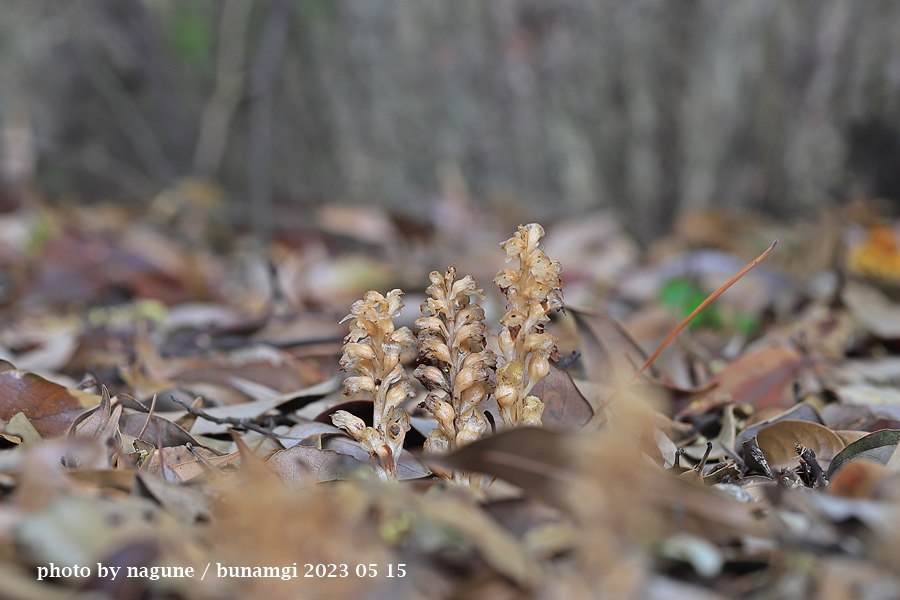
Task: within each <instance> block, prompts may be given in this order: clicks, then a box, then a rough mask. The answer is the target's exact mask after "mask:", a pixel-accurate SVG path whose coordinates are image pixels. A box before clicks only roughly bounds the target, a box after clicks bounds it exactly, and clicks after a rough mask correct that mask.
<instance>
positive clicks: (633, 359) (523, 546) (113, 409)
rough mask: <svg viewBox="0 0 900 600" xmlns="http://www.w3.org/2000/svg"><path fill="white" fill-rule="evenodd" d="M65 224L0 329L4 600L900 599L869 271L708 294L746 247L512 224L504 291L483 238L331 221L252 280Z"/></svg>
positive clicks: (178, 253) (895, 309) (168, 247)
mask: <svg viewBox="0 0 900 600" xmlns="http://www.w3.org/2000/svg"><path fill="white" fill-rule="evenodd" d="M470 209H471V210H475V209H474V208H472V207H470ZM91 210H92V209H91V208H84V209H80V212H78V213H77V214H78V215H79V216H78V218H73V219H68V220H66V219H64V217H63V215H64V212H62V211H61V212H60V213H59V214H58V215H57V214H54V213H52V212H49V211H48V212H47V214H46V215H45V216H44V217H41V218H44V219H51V220H54V222H55V223H57V226H56V227H55V228H53V229H52V231H55V233H54V234H52V235H51V237H50V239H47V240H44V241H43V242H42V245H41V246H38V247H36V248H32V249H31V250H29V251H27V252H26V251H25V250H24V248H18V249H17V250H18V251H17V252H16V253H15V255H16V256H18V257H19V260H21V261H23V264H22V265H21V266H20V267H17V269H19V270H18V271H17V272H19V273H20V274H21V275H17V279H16V282H17V284H16V288H15V289H14V290H13V291H12V292H11V294H12V297H11V298H10V299H9V301H8V304H7V306H6V307H5V308H4V312H2V313H0V356H2V357H4V358H5V359H6V360H4V361H3V362H2V368H0V581H2V587H0V595H2V596H3V597H10V598H36V597H46V598H54V597H58V598H79V599H80V598H84V599H87V598H96V597H108V598H136V597H143V598H202V599H218V598H223V599H224V598H244V597H273V598H321V597H329V598H382V597H395V598H457V597H467V598H469V597H471V598H509V597H532V598H558V597H573V598H588V597H611V598H669V597H697V598H706V597H709V598H761V597H792V598H794V597H801V598H802V597H809V598H813V597H829V598H832V597H833V598H839V597H860V598H876V597H897V596H900V576H898V575H897V572H898V571H897V570H898V568H900V559H898V556H900V552H898V551H897V550H898V548H900V527H897V525H896V524H897V523H898V522H900V452H898V442H900V434H898V431H900V409H898V404H900V403H898V401H897V397H900V390H898V388H897V387H896V385H897V383H898V381H900V368H898V366H897V365H898V364H900V355H898V352H900V346H898V345H897V343H896V342H897V335H896V331H897V324H896V323H895V321H896V320H897V319H896V314H898V313H900V305H898V304H897V303H896V300H895V299H894V296H895V287H894V285H893V283H892V281H893V280H892V279H891V278H892V277H896V274H893V273H886V272H884V269H874V267H872V264H870V263H871V261H868V262H866V261H861V258H860V257H865V256H867V254H866V253H865V248H861V249H860V248H850V249H849V250H848V253H847V255H846V256H843V257H841V256H838V255H837V254H836V255H835V257H834V258H833V259H832V260H831V262H829V261H824V262H823V261H822V260H819V259H817V260H816V261H812V259H810V261H812V262H808V263H804V259H803V257H804V256H807V254H809V256H812V255H813V254H814V253H804V252H798V253H797V259H796V260H793V261H792V260H788V259H787V258H779V253H778V251H775V252H773V254H772V257H771V258H767V259H766V262H763V263H762V264H760V265H759V267H755V269H756V270H755V271H754V272H753V273H754V276H753V277H752V278H751V277H747V278H738V279H739V280H738V279H731V280H730V281H729V284H730V285H732V289H730V290H729V291H727V292H724V290H723V289H721V288H720V289H719V290H718V291H717V292H716V293H713V292H714V291H715V289H714V288H715V287H716V286H718V285H720V284H721V283H722V282H723V281H725V280H727V279H729V278H730V277H732V276H733V275H734V274H735V273H736V272H737V270H739V269H740V264H744V263H746V261H747V260H749V259H750V258H752V257H753V256H755V255H757V254H758V253H759V252H760V251H761V250H762V248H761V247H759V246H760V244H759V240H760V239H765V237H766V235H767V232H768V231H767V229H766V226H765V225H764V224H757V225H754V226H753V227H755V228H757V230H756V231H755V233H754V235H753V236H744V237H741V238H740V240H736V239H731V238H729V237H728V236H723V237H722V239H718V241H717V239H716V238H708V239H705V241H703V243H702V244H701V245H700V246H697V245H696V244H698V243H699V242H696V240H695V241H693V242H691V241H690V240H692V239H694V238H690V236H688V237H679V236H687V234H686V233H684V232H680V233H679V232H676V234H675V235H674V237H672V238H670V239H668V240H664V241H662V242H660V244H659V245H658V247H657V248H652V249H651V250H650V251H649V252H648V253H646V255H645V256H643V257H641V255H640V252H639V251H638V249H637V248H638V246H637V245H636V244H635V243H634V242H633V241H632V240H630V238H629V237H628V235H627V234H626V233H624V230H623V229H622V228H621V227H620V226H619V225H618V223H616V221H615V218H614V216H613V215H612V214H610V213H597V214H596V215H592V216H591V217H590V218H586V219H583V220H579V221H577V222H576V221H562V222H559V223H557V224H555V225H554V226H552V227H548V230H549V231H548V236H547V238H546V245H542V242H539V241H538V240H539V238H540V237H541V236H542V235H543V229H542V228H540V226H535V225H528V226H526V227H521V228H520V229H519V233H517V234H516V235H514V236H513V238H510V240H509V241H507V242H505V243H504V249H505V250H506V254H507V259H513V260H515V259H518V260H519V266H518V269H514V268H510V267H514V266H515V264H511V265H508V266H507V268H505V269H503V270H500V269H502V268H503V258H504V257H503V250H502V249H500V248H498V247H497V244H499V243H500V242H501V241H502V240H503V239H504V237H505V236H506V235H508V233H509V232H508V231H506V229H502V230H501V229H500V228H498V223H502V222H503V219H502V218H499V219H484V218H473V219H471V222H472V223H474V225H473V226H472V227H471V228H470V229H466V228H460V227H456V226H454V227H449V226H448V228H446V229H444V228H442V225H441V224H440V222H439V221H436V222H435V223H434V227H433V228H432V229H429V230H428V232H427V233H425V234H422V235H413V229H414V228H413V229H410V225H409V224H408V223H406V224H404V225H403V226H402V227H401V226H400V225H398V224H397V223H399V222H395V221H394V220H392V218H391V216H390V215H388V214H386V213H381V212H379V211H378V210H377V209H372V208H366V209H359V210H356V209H354V208H353V207H341V209H340V210H336V209H325V210H323V211H322V213H321V215H320V216H319V217H318V220H313V221H312V222H318V223H320V225H319V226H316V227H313V228H312V229H310V230H306V231H303V232H300V233H298V234H297V235H296V236H294V237H290V236H286V237H283V238H278V237H277V236H276V241H275V242H273V244H272V247H271V248H270V250H269V252H268V254H267V255H266V256H265V257H263V258H262V259H261V258H260V257H259V256H256V255H254V254H253V253H252V252H251V251H249V250H247V249H246V248H248V247H249V246H248V245H247V244H246V243H245V242H246V240H242V239H241V236H240V235H238V234H234V240H233V243H232V244H231V247H230V248H227V249H224V250H223V249H217V250H213V249H212V247H205V246H204V244H203V243H198V240H196V239H188V238H187V237H184V236H185V234H184V232H181V231H179V230H178V228H174V229H172V228H166V227H164V226H161V225H160V224H159V223H154V222H153V221H152V220H142V219H137V220H134V221H128V220H122V218H121V217H117V219H119V220H117V221H115V225H114V226H109V225H104V223H107V222H108V221H104V219H105V218H106V217H102V218H101V217H97V219H96V220H95V221H94V222H92V221H91V219H90V217H89V216H88V215H90V214H91V213H90V211H91ZM96 210H97V211H98V212H97V214H98V215H102V214H104V213H103V212H102V211H103V210H104V209H103V208H102V207H98V208H96ZM65 214H68V213H65ZM470 216H471V215H470ZM19 218H21V219H23V220H24V221H25V222H28V220H29V219H33V218H34V217H33V216H29V215H26V214H23V215H21V216H20V217H19ZM839 222H840V221H839V220H835V219H831V220H828V223H830V225H828V224H826V225H827V226H829V227H838V225H837V223H839ZM62 223H67V224H66V225H65V226H63V225H61V224H62ZM823 226H825V225H823ZM510 228H511V229H512V230H515V227H514V225H510ZM781 231H782V232H783V231H784V230H783V229H782V230H781ZM463 232H465V235H468V236H470V238H469V240H468V242H469V243H466V241H467V240H462V239H461V236H462V235H463ZM695 233H696V232H695ZM594 235H596V238H595V237H594ZM429 236H430V238H429ZM517 236H518V237H517ZM707 237H708V236H707ZM773 237H774V236H773ZM769 240H771V237H770V238H769ZM437 242H440V243H437ZM18 243H20V244H21V243H22V242H21V241H20V242H18ZM766 243H767V242H766ZM804 243H806V244H808V245H810V246H812V245H814V244H815V240H806V241H805V242H804V241H803V240H799V241H798V240H796V239H795V240H790V239H789V240H788V244H789V245H788V248H794V249H796V248H798V247H802V246H803V244H804ZM10 244H13V241H9V240H4V245H10ZM684 244H688V246H687V248H688V249H687V250H685V247H686V246H685V245H684ZM690 244H695V245H694V246H690ZM751 245H752V247H751ZM539 247H540V248H545V249H546V252H547V254H549V255H550V257H552V258H547V255H546V254H543V252H544V251H543V250H540V249H539ZM373 248H375V249H377V250H378V252H377V253H376V254H375V255H374V256H373V255H372V254H371V253H370V252H369V250H371V249H373ZM690 248H693V249H690ZM673 249H675V250H674V252H675V253H674V254H673V253H672V252H673ZM764 256H765V254H764V255H763V257H764ZM712 258H715V261H713V262H715V265H712V262H710V261H711V259H712ZM761 258H762V257H761ZM761 258H759V259H757V261H755V262H759V261H760V260H761ZM820 258H821V257H820ZM642 260H643V262H640V261H642ZM557 261H558V262H557ZM755 262H754V263H751V264H755ZM266 263H268V267H267V266H266ZM454 264H455V265H457V266H456V267H455V268H449V269H448V268H447V266H448V265H454ZM559 264H561V265H562V268H563V269H565V270H563V271H562V272H561V273H562V275H561V277H562V286H563V287H562V290H560V289H559V285H560V284H559V273H560V271H559V269H558V268H557V266H558V265H559ZM725 264H727V265H729V268H732V266H733V265H735V264H737V265H738V266H737V267H736V268H733V269H732V271H731V273H730V274H728V275H723V273H722V272H721V271H722V265H725ZM886 264H887V263H886ZM891 264H892V263H891ZM568 265H571V271H570V270H569V267H568ZM673 265H675V266H677V269H675V267H673ZM863 267H865V268H863ZM673 269H674V270H673ZM873 269H874V270H873ZM432 270H434V271H432ZM498 270H499V272H500V274H498ZM429 271H432V272H431V274H430V275H429ZM457 273H459V275H458V276H457V275H456V274H457ZM469 274H470V275H471V276H472V278H471V279H469V278H466V277H465V276H466V275H469ZM495 275H496V278H495ZM492 280H495V281H497V285H498V286H499V287H500V289H499V290H498V289H496V287H491V286H483V287H480V286H479V284H478V283H477V282H478V281H482V282H490V281H492ZM429 281H430V282H431V284H432V287H430V288H428V295H423V290H425V288H426V286H428V284H429ZM829 281H832V282H837V283H835V284H833V285H832V284H829V283H828V282H829ZM569 282H571V284H572V285H571V289H572V298H573V299H574V300H576V301H577V303H578V304H579V305H581V306H583V307H585V308H575V307H566V308H568V311H567V312H566V313H565V314H563V313H562V312H557V310H558V309H560V308H564V304H563V301H562V300H563V296H562V293H564V292H566V291H567V289H568V288H567V285H568V283H569ZM823 282H824V283H823ZM457 284H459V285H457ZM401 286H402V288H403V289H406V290H407V291H408V292H409V296H408V297H407V298H408V300H410V299H415V302H410V303H411V304H419V303H420V302H422V306H423V308H422V317H421V318H418V315H417V314H416V311H415V310H414V309H413V308H406V309H405V310H404V311H403V312H402V313H399V312H397V311H399V310H400V306H401V305H402V302H399V293H397V294H394V295H391V294H393V293H388V292H389V291H390V290H392V289H398V288H400V287H401ZM442 286H443V287H442ZM724 287H728V286H727V285H726V286H724ZM489 288H490V289H489ZM373 289H376V290H380V292H379V293H378V296H380V294H381V293H386V294H387V296H380V297H381V298H382V299H385V298H387V300H384V301H385V302H388V300H390V303H391V304H390V308H389V310H388V312H379V311H383V309H381V308H375V307H377V306H380V305H379V304H378V303H379V302H381V300H378V297H376V296H367V295H366V294H367V292H370V291H371V290H373ZM440 290H444V291H443V292H440ZM673 290H675V291H676V292H678V296H677V297H676V298H675V299H674V300H673V294H674V293H675V292H673ZM685 290H687V291H688V292H690V294H692V295H691V296H690V298H687V297H686V296H685ZM722 292H724V293H722ZM720 293H721V295H720ZM440 294H443V295H440ZM703 294H707V295H709V294H712V297H716V299H715V302H714V303H713V304H712V305H711V306H709V308H707V309H706V310H707V311H711V312H708V313H700V314H701V315H704V314H705V315H706V317H704V318H702V319H698V320H694V321H693V324H692V325H691V326H690V327H685V326H686V325H687V323H688V322H690V321H691V318H690V316H689V315H687V314H686V313H688V312H689V311H692V310H693V309H694V308H697V306H698V304H708V302H706V301H705V300H704V299H703V297H702V295H703ZM719 295H720V297H719ZM360 298H369V299H370V303H369V304H365V305H358V306H356V305H355V306H354V308H353V309H352V310H351V315H352V316H353V318H354V319H356V320H355V322H354V323H353V324H351V325H352V326H351V328H347V326H346V325H339V324H338V322H339V321H340V320H341V318H342V317H344V315H346V314H347V312H348V310H349V309H350V306H351V304H353V302H354V301H359V299H360ZM685 298H687V299H685ZM567 299H568V298H567ZM423 300H424V302H423ZM701 301H703V302H701ZM384 306H386V307H387V306H388V304H385V305H384ZM84 307H89V308H87V309H85V308H84ZM426 307H427V308H426ZM476 307H477V308H476ZM482 307H483V308H482ZM372 310H375V312H374V313H373V312H371V311H372ZM698 312H699V311H698ZM685 317H688V318H686V319H685V320H684V321H683V322H682V324H681V325H679V326H678V328H675V330H674V331H673V328H674V327H675V325H676V324H678V321H679V319H684V318H685ZM395 319H396V321H395ZM417 319H418V320H417ZM394 323H396V327H395V325H394ZM623 323H628V324H633V325H635V327H634V328H630V327H629V326H627V325H623ZM639 324H643V325H641V326H637V325H639ZM403 327H407V328H409V329H407V330H406V331H403V332H401V329H402V328H403ZM420 329H427V330H428V331H429V332H430V333H429V334H428V335H429V337H428V338H427V342H422V340H423V339H425V338H422V337H419V345H418V347H416V344H415V343H413V342H414V341H415V340H414V336H416V335H419V330H420ZM348 332H349V333H350V335H349V336H348ZM670 332H671V333H672V335H667V334H669V333H670ZM345 336H346V339H345ZM660 342H663V343H662V345H660ZM657 346H659V350H658V351H657V352H650V351H649V350H651V349H652V348H654V347H657ZM417 355H418V356H417ZM648 358H649V359H650V360H648ZM342 366H343V367H344V369H345V370H346V371H347V372H348V373H349V374H350V375H351V376H352V377H351V378H350V379H349V380H348V381H349V383H345V386H344V387H345V388H346V392H347V393H348V396H349V397H345V396H343V395H341V389H340V388H341V385H340V383H341V381H342V379H343V378H344V377H345V376H346V374H342V373H341V371H340V369H341V367H342ZM413 374H414V375H415V376H413ZM451 374H452V377H451ZM367 377H368V378H370V379H371V381H369V380H367V379H366V378H367ZM420 382H421V384H420ZM498 399H499V401H498ZM50 563H53V564H54V565H56V566H67V567H74V566H75V565H76V564H77V565H79V566H81V567H84V566H88V565H89V566H90V569H91V570H92V572H91V574H90V576H88V577H81V576H80V575H79V574H78V573H77V572H75V571H72V570H71V569H70V570H69V571H66V572H65V573H61V574H58V576H53V577H42V578H41V579H40V580H39V579H38V576H39V573H40V571H39V567H47V566H49V565H50ZM100 564H102V565H106V566H107V567H112V566H114V567H118V568H121V569H123V572H125V573H128V572H129V571H130V572H131V573H133V574H134V576H133V577H127V576H121V575H120V576H119V577H117V578H111V577H108V576H107V577H103V576H100V574H99V573H98V572H97V571H98V570H97V568H96V567H97V566H99V565H100ZM207 565H211V567H210V568H211V569H213V570H215V571H216V573H215V576H213V577H206V578H204V579H203V580H201V579H200V578H199V577H196V576H184V571H183V570H184V569H186V568H193V569H195V570H196V573H200V572H202V570H203V568H204V567H206V566H207ZM319 565H322V566H321V567H320V568H319V571H317V570H316V569H317V568H318V566H319ZM330 565H334V567H333V570H335V571H336V572H337V573H338V576H336V577H328V576H327V575H328V573H327V571H328V570H329V569H332V567H331V566H330ZM342 565H346V566H347V576H340V571H341V569H342ZM401 565H402V569H403V575H402V576H399V572H398V571H397V569H398V568H401V567H400V566H401ZM220 567H222V568H224V569H225V575H220V572H219V568H220ZM228 568H236V569H238V571H239V570H240V569H241V568H247V569H249V572H250V573H253V572H254V571H253V569H257V571H256V573H257V574H258V575H262V574H265V573H266V571H265V570H264V569H266V568H268V569H269V571H268V573H269V575H270V576H268V577H265V576H257V577H229V576H227V574H228ZM294 568H296V575H297V576H296V577H293V573H294V570H293V569H294ZM370 568H372V569H374V571H373V572H372V573H371V574H370V572H369V569H370ZM154 569H155V570H154ZM167 569H168V570H167ZM177 569H181V570H182V571H181V573H182V576H172V574H173V573H178V571H177ZM322 569H325V571H322ZM360 569H361V571H360ZM307 572H310V573H311V576H310V577H304V575H305V574H307ZM320 572H321V574H320ZM358 572H359V573H361V574H362V576H359V575H358V574H357V573H358ZM154 573H155V574H156V575H157V576H151V575H153V574H154ZM196 573H195V575H196Z"/></svg>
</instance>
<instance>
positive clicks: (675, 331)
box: [594, 240, 778, 417]
mask: <svg viewBox="0 0 900 600" xmlns="http://www.w3.org/2000/svg"><path fill="white" fill-rule="evenodd" d="M776 245H778V240H775V241H774V242H772V245H771V246H769V248H768V249H767V250H766V251H765V252H763V253H762V254H760V255H759V256H757V257H756V258H755V259H753V261H752V262H751V263H750V264H748V265H747V266H746V267H744V268H743V269H741V271H740V272H739V273H738V274H737V275H735V276H734V277H732V278H731V279H729V280H728V281H727V282H726V283H725V284H724V285H723V286H722V287H720V288H719V289H717V290H716V291H714V292H713V293H712V294H710V295H709V296H708V297H707V298H706V300H704V301H703V302H701V303H700V306H698V307H697V308H695V309H694V310H693V311H692V312H691V314H689V315H688V316H687V317H685V319H684V320H683V321H682V322H681V323H679V324H678V327H676V328H675V329H673V330H672V333H670V334H669V335H668V336H666V339H664V340H663V341H662V343H661V344H660V345H659V347H658V348H657V349H656V350H655V351H654V352H653V354H651V355H650V358H648V359H647V362H645V363H644V364H643V365H642V366H641V368H640V369H638V370H637V371H635V373H634V375H632V376H631V378H630V379H629V380H628V381H626V382H625V383H624V384H622V385H621V386H619V387H618V388H617V389H616V391H614V392H613V393H612V394H610V395H609V397H608V398H607V399H606V400H604V401H603V404H601V405H600V407H599V408H598V409H597V412H596V413H594V414H595V417H597V416H599V415H601V414H603V411H604V410H606V408H607V407H608V406H609V405H610V404H612V401H613V400H615V399H616V397H617V396H618V395H619V394H621V393H622V392H624V391H625V390H626V389H628V387H630V386H631V384H633V383H634V382H635V381H637V379H638V377H640V376H641V375H643V374H644V371H646V370H647V368H648V367H649V366H650V365H652V364H653V361H655V360H656V359H657V358H658V357H659V355H660V353H662V351H663V350H665V348H666V346H668V345H669V342H671V341H672V340H674V339H675V336H676V335H678V334H679V332H681V330H682V329H684V328H685V327H687V325H688V323H690V322H691V321H692V320H693V319H694V317H696V316H697V315H698V314H699V313H700V311H701V310H703V309H704V308H706V307H707V306H709V304H710V303H711V302H712V301H713V300H715V299H716V298H718V297H719V296H721V295H722V292H724V291H725V290H727V289H728V288H730V287H731V286H733V285H734V284H735V283H737V282H738V280H739V279H740V278H741V277H743V276H744V275H746V274H747V273H749V272H750V270H751V269H753V267H755V266H756V265H758V264H759V263H760V262H762V260H763V259H764V258H765V257H767V256H768V255H769V253H770V252H771V251H772V250H774V249H775V246H776Z"/></svg>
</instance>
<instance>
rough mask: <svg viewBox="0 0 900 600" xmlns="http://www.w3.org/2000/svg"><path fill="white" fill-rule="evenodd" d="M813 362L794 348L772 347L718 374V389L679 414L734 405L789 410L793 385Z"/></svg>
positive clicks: (683, 414)
mask: <svg viewBox="0 0 900 600" xmlns="http://www.w3.org/2000/svg"><path fill="white" fill-rule="evenodd" d="M813 364H814V360H813V359H811V358H809V357H806V356H803V355H802V354H800V353H799V352H797V351H796V350H793V349H792V348H787V347H784V346H770V347H768V348H764V349H762V350H758V351H756V352H752V353H750V354H745V355H743V356H741V357H740V358H738V359H737V360H735V361H734V362H732V363H729V365H728V366H727V367H725V368H724V369H723V370H722V372H721V373H719V374H718V375H716V377H715V381H716V382H718V386H717V387H715V388H714V389H712V390H710V391H709V392H707V393H706V394H704V395H703V396H701V397H700V398H698V399H696V400H693V401H692V402H691V403H690V404H688V405H687V406H686V407H685V408H683V409H682V410H681V411H679V415H680V416H687V415H697V414H701V413H704V412H706V411H707V410H709V409H710V408H712V407H713V406H718V405H720V404H725V403H728V402H734V403H735V404H746V405H749V406H752V407H753V408H754V409H756V410H759V409H762V408H766V407H769V406H781V407H784V408H788V407H790V406H793V405H794V404H795V403H796V399H795V398H794V395H793V390H792V387H793V383H794V381H795V380H796V379H797V377H798V376H799V375H800V373H801V372H802V371H803V370H804V369H806V368H809V367H811V366H812V365H813Z"/></svg>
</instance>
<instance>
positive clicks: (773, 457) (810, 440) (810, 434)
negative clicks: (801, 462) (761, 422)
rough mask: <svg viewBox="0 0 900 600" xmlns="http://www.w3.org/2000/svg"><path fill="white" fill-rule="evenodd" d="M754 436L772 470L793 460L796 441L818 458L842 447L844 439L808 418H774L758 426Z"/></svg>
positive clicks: (831, 456)
mask: <svg viewBox="0 0 900 600" xmlns="http://www.w3.org/2000/svg"><path fill="white" fill-rule="evenodd" d="M756 438H757V440H758V442H759V449H760V450H762V452H763V454H764V455H765V457H766V460H767V461H768V462H769V466H770V467H772V469H773V470H777V469H779V468H781V467H786V466H788V465H793V464H796V462H797V459H798V457H797V452H796V450H795V446H796V444H798V443H799V444H802V445H804V446H806V447H807V448H809V449H810V450H812V451H813V452H815V453H816V458H818V459H819V460H820V461H822V462H825V461H829V460H831V459H832V458H833V457H834V456H835V455H836V454H837V453H839V452H840V451H841V450H842V449H843V448H844V441H843V440H842V439H841V438H840V437H838V435H837V434H836V433H834V432H833V431H832V430H830V429H828V428H827V427H825V426H824V425H819V424H818V423H811V422H809V421H777V422H775V423H772V424H771V425H768V426H766V427H763V428H762V429H760V430H759V433H757V434H756Z"/></svg>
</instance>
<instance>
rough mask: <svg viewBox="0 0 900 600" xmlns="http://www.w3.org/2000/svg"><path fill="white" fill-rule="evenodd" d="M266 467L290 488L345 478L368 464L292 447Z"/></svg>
mask: <svg viewBox="0 0 900 600" xmlns="http://www.w3.org/2000/svg"><path fill="white" fill-rule="evenodd" d="M266 464H268V465H269V467H270V468H271V469H272V470H273V471H275V473H276V474H277V475H278V476H279V477H281V480H282V481H283V482H284V484H285V485H286V486H288V487H289V488H297V487H301V486H304V485H310V484H313V483H317V482H322V481H334V480H336V479H346V478H347V477H348V475H349V474H350V473H352V472H353V471H355V470H357V469H359V468H365V463H363V462H361V461H359V460H357V459H356V458H354V457H352V456H349V455H347V454H339V453H337V452H334V451H333V450H320V449H318V448H312V447H309V446H293V447H292V448H288V449H287V450H282V451H280V452H276V453H275V454H273V455H272V456H271V457H270V458H269V460H268V461H266Z"/></svg>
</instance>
